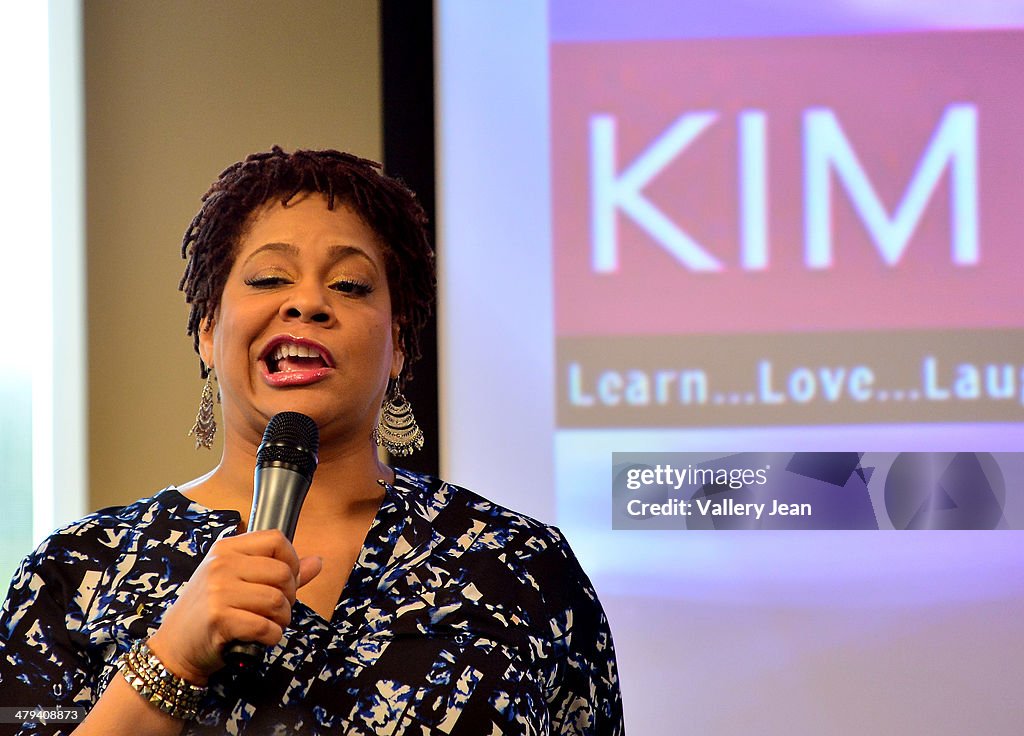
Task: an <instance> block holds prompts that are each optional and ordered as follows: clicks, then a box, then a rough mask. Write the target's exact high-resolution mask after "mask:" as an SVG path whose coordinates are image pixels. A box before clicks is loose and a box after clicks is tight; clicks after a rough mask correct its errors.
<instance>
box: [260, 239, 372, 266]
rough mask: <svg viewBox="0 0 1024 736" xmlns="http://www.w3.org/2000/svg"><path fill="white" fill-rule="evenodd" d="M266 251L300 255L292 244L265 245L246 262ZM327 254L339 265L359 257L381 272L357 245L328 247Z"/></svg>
mask: <svg viewBox="0 0 1024 736" xmlns="http://www.w3.org/2000/svg"><path fill="white" fill-rule="evenodd" d="M265 251H271V252H276V253H285V254H287V255H290V256H298V255H299V248H298V246H296V245H293V244H292V243H276V242H275V243H264V244H263V245H261V246H260V247H259V248H257V249H256V250H254V251H253V252H252V253H250V254H249V255H248V256H246V259H245V261H244V262H245V263H248V262H249V261H251V260H252V259H253V258H255V257H256V256H257V255H259V254H260V253H263V252H265ZM327 253H328V255H329V256H330V259H331V262H332V263H337V262H338V261H340V260H343V259H345V258H348V257H349V256H359V257H361V258H362V259H363V260H365V261H366V262H367V263H369V264H370V266H372V267H373V270H374V271H378V270H379V269H378V268H377V264H376V263H375V262H374V260H373V259H372V258H370V255H369V254H368V253H367V252H366V251H365V250H363V249H362V248H360V247H359V246H356V245H331V246H328V247H327Z"/></svg>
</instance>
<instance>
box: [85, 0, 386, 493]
mask: <svg viewBox="0 0 1024 736" xmlns="http://www.w3.org/2000/svg"><path fill="white" fill-rule="evenodd" d="M84 26H85V29H84V34H85V37H84V48H85V70H86V76H85V98H86V136H87V146H86V200H87V204H86V207H87V209H86V212H87V264H88V325H89V326H88V346H89V348H88V349H89V359H88V360H89V377H88V380H89V403H88V411H89V424H88V427H89V442H88V458H89V484H90V509H92V508H99V507H102V506H108V505H112V504H121V503H125V502H126V501H130V500H133V499H136V498H139V497H141V496H143V495H148V494H149V493H151V492H153V491H156V490H158V489H159V488H161V487H163V486H165V485H168V484H170V483H179V482H182V481H185V480H188V479H190V478H193V477H195V476H197V475H200V474H202V473H204V472H206V471H207V470H209V469H211V468H212V467H213V466H214V465H215V464H216V462H217V459H218V458H219V456H220V449H219V444H218V445H216V446H215V447H214V450H213V451H212V452H210V451H196V450H194V449H193V442H192V439H191V438H189V437H186V432H187V431H188V429H189V427H190V426H191V425H192V422H193V420H194V417H195V410H196V406H197V404H198V401H199V393H200V390H201V388H202V384H201V382H200V379H199V368H198V362H197V358H196V356H195V354H194V353H193V351H192V345H191V339H189V338H187V337H186V336H185V331H184V330H185V317H186V314H187V310H186V307H185V305H184V300H183V298H182V295H181V293H180V292H178V291H177V290H176V287H177V284H178V279H179V278H180V276H181V269H182V265H183V261H182V260H181V257H180V242H181V236H182V233H183V231H184V229H185V226H186V225H187V224H188V223H189V221H190V220H191V218H192V216H193V215H194V214H195V212H196V210H197V209H198V205H199V197H200V196H201V195H202V193H203V192H204V191H206V188H207V186H208V185H209V184H210V182H211V181H213V179H214V178H215V177H216V176H217V174H219V173H220V171H221V170H222V169H224V168H225V167H226V166H227V165H229V164H230V163H232V162H234V161H236V160H238V159H240V158H242V157H243V156H244V155H245V154H246V153H249V152H252V151H257V150H265V149H267V148H269V147H270V146H271V145H273V144H279V145H281V146H282V147H284V148H286V149H292V148H296V147H303V148H309V147H314V148H340V149H342V150H350V151H352V152H354V153H358V154H360V155H364V156H368V157H370V158H375V159H377V160H380V156H381V133H380V128H381V125H380V63H379V41H378V2H377V0H344V1H342V0H322V1H314V0H305V1H304V2H294V1H291V2H284V3H282V2H272V1H270V0H258V1H256V2H253V1H252V0H244V1H243V0H218V2H201V1H199V0H172V1H170V2H164V1H160V2H158V1H156V0H152V1H150V0H145V1H144V0H138V1H135V2H110V1H107V0H103V1H97V0H86V1H85V2H84Z"/></svg>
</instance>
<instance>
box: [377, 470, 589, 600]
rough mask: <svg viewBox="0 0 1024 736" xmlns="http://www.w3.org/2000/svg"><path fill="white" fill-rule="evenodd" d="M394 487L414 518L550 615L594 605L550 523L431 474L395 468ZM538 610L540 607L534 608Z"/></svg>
mask: <svg viewBox="0 0 1024 736" xmlns="http://www.w3.org/2000/svg"><path fill="white" fill-rule="evenodd" d="M396 487H397V488H399V490H400V491H402V490H404V491H405V492H406V493H407V494H408V503H409V513H410V516H411V517H412V518H413V519H417V518H418V519H421V520H423V521H424V522H427V523H429V526H430V529H431V530H432V532H433V533H439V534H441V535H444V536H445V537H447V538H449V539H455V538H458V539H460V540H461V544H460V547H461V548H462V549H463V550H464V551H465V553H466V555H464V558H465V556H468V557H470V558H476V559H480V558H483V559H486V560H490V561H493V562H494V563H496V564H495V565H494V566H491V567H490V568H489V569H490V570H491V571H496V568H497V567H500V568H501V572H502V573H504V575H501V576H495V579H499V578H500V577H506V576H507V577H506V582H508V583H510V584H511V585H513V586H514V587H516V588H518V589H519V590H520V592H521V594H523V593H524V591H526V590H527V589H528V590H529V593H528V594H527V596H526V597H528V598H533V599H534V602H535V604H536V605H537V606H538V607H539V608H542V609H544V611H546V613H547V615H548V616H550V615H551V613H552V612H553V611H558V612H565V611H566V610H568V609H572V608H577V607H583V608H587V607H592V606H598V607H599V604H598V603H597V596H596V594H595V593H594V589H593V587H592V585H591V583H590V580H589V578H588V577H587V575H586V573H585V572H584V571H583V569H582V567H581V566H580V564H579V562H578V561H577V559H576V556H575V555H574V554H573V551H572V549H571V548H570V546H569V543H568V541H567V540H566V539H565V536H564V535H563V534H562V532H561V531H560V530H559V529H558V528H557V527H555V526H552V525H550V524H545V523H543V522H541V521H538V520H536V519H534V518H532V517H530V516H527V515H526V514H522V513H519V512H518V511H513V510H512V509H509V508H506V507H505V506H502V505H500V504H498V503H495V502H493V501H490V500H488V499H487V498H485V497H483V496H481V495H480V494H478V493H476V492H475V491H471V490H469V489H467V488H464V487H462V486H458V485H455V484H453V483H449V482H447V481H444V480H441V479H439V478H435V477H432V476H426V475H419V474H416V473H411V472H409V471H407V470H402V469H397V470H396ZM537 612H538V613H539V611H537Z"/></svg>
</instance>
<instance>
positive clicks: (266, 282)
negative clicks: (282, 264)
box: [245, 276, 289, 289]
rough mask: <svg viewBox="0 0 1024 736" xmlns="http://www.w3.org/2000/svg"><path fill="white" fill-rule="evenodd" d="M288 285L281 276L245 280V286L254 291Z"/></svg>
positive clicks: (255, 277) (286, 280) (256, 277)
mask: <svg viewBox="0 0 1024 736" xmlns="http://www.w3.org/2000/svg"><path fill="white" fill-rule="evenodd" d="M287 283H289V281H288V279H286V278H284V277H283V276H254V277H253V278H249V279H246V280H245V284H246V286H251V287H253V288H255V289H273V288H274V287H275V286H282V285H284V284H287Z"/></svg>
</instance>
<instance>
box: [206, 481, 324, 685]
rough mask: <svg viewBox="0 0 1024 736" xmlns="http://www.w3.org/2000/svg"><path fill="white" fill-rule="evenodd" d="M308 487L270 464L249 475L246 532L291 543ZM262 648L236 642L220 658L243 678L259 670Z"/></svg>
mask: <svg viewBox="0 0 1024 736" xmlns="http://www.w3.org/2000/svg"><path fill="white" fill-rule="evenodd" d="M309 485H310V479H309V478H307V477H306V476H305V475H303V474H302V473H299V472H297V471H295V470H293V469H292V468H291V467H289V466H287V465H284V464H280V463H277V462H272V463H270V464H269V466H262V465H261V466H258V467H257V468H256V473H255V475H254V476H253V498H252V512H251V513H250V515H249V526H248V530H249V531H253V532H254V531H260V530H262V529H280V530H281V531H282V532H284V535H285V537H287V538H288V541H289V542H290V541H292V539H294V538H295V527H296V526H297V525H298V523H299V511H300V510H301V509H302V502H303V501H304V500H305V498H306V492H307V491H308V490H309ZM265 649H266V648H265V647H264V646H263V645H262V644H260V643H259V642H253V641H238V640H237V639H236V640H235V641H232V642H229V643H228V644H227V645H226V646H225V647H224V651H223V652H222V653H221V656H222V657H223V658H224V663H225V665H226V667H227V668H228V669H229V670H231V671H232V672H235V673H237V674H243V675H244V674H249V673H252V672H254V671H255V670H256V669H257V668H258V667H259V665H260V663H261V662H262V661H263V654H264V651H265Z"/></svg>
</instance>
